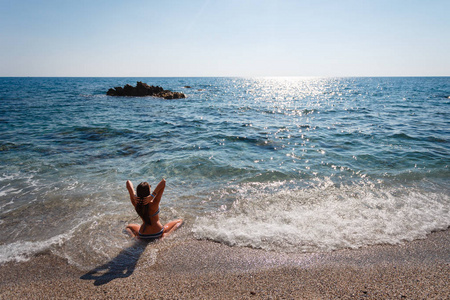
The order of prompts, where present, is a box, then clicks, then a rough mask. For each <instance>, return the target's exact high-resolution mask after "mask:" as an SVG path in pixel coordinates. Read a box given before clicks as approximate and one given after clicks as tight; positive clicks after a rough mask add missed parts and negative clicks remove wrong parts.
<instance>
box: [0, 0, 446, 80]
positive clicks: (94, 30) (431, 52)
mask: <svg viewBox="0 0 450 300" xmlns="http://www.w3.org/2000/svg"><path fill="white" fill-rule="evenodd" d="M449 75H450V1H448V0H445V1H444V0H436V1H433V0H428V1H426V0H386V1H385V0H383V1H377V0H373V1H365V0H354V1H338V0H323V1H321V0H316V1H314V0H311V1H305V0H297V1H294V0H292V1H288V0H286V1H282V0H279V1H274V0H272V1H268V0H267V1H265V0H248V1H247V0H236V1H235V0H226V1H225V0H222V1H219V0H199V1H195V0H190V1H177V0H170V1H162V0H158V1H150V0H147V1H144V0H131V1H126V0H73V1H69V0H41V1H37V0H35V1H32V0H0V76H449Z"/></svg>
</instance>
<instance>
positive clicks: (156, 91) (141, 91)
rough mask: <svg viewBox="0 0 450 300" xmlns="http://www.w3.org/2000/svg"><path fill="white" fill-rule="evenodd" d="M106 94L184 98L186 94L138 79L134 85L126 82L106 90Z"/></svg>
mask: <svg viewBox="0 0 450 300" xmlns="http://www.w3.org/2000/svg"><path fill="white" fill-rule="evenodd" d="M106 95H108V96H133V97H144V96H153V97H160V98H164V99H182V98H186V95H185V94H183V93H179V92H172V91H169V90H165V89H163V88H162V87H160V86H153V85H148V84H146V83H143V82H141V81H138V82H137V83H136V86H135V87H134V86H131V85H129V84H126V85H125V86H124V87H123V88H122V87H120V86H119V87H115V88H112V89H109V90H108V91H107V92H106Z"/></svg>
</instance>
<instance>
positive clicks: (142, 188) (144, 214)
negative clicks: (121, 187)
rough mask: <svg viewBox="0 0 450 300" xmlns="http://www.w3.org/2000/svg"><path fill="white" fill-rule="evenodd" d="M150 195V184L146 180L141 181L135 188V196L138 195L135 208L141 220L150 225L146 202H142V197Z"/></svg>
mask: <svg viewBox="0 0 450 300" xmlns="http://www.w3.org/2000/svg"><path fill="white" fill-rule="evenodd" d="M149 195H150V185H149V184H148V182H141V183H139V185H138V186H137V188H136V196H137V197H138V200H137V203H136V206H135V208H134V209H135V210H136V212H137V214H138V215H139V216H140V217H141V218H142V220H143V221H144V222H145V223H147V224H148V225H151V224H152V222H151V221H150V217H149V215H148V207H149V205H148V203H147V204H144V198H145V197H147V196H149Z"/></svg>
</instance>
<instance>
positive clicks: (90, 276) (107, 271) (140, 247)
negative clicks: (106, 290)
mask: <svg viewBox="0 0 450 300" xmlns="http://www.w3.org/2000/svg"><path fill="white" fill-rule="evenodd" d="M149 243H151V242H147V241H141V240H136V241H135V242H134V243H133V245H131V246H130V247H128V248H126V249H123V250H122V251H121V252H120V253H119V255H117V256H116V257H115V258H113V259H112V260H111V261H109V262H107V263H106V264H104V265H102V266H99V267H96V268H95V269H93V270H91V271H89V272H87V273H86V274H84V275H83V276H81V277H80V279H84V280H94V285H96V286H98V285H103V284H106V283H108V282H110V281H112V280H114V279H117V278H125V277H128V276H130V275H131V274H133V272H134V269H135V268H136V264H137V262H138V261H139V258H140V257H141V255H142V253H143V252H144V251H145V248H146V247H147V245H148V244H149Z"/></svg>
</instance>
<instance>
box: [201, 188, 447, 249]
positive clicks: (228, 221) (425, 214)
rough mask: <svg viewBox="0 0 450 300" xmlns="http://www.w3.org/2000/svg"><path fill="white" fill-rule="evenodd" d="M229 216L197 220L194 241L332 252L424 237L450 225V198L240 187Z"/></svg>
mask: <svg viewBox="0 0 450 300" xmlns="http://www.w3.org/2000/svg"><path fill="white" fill-rule="evenodd" d="M239 195H240V196H239V197H238V200H236V201H235V202H234V203H233V205H232V207H231V208H230V209H228V210H226V211H221V212H217V213H214V214H212V215H209V216H204V217H198V218H197V219H196V222H195V224H194V226H193V232H194V235H195V237H196V238H199V239H210V240H214V241H218V242H221V243H224V244H227V245H232V246H234V245H236V246H247V247H253V248H262V249H266V250H281V251H288V252H290V251H304V252H314V251H331V250H335V249H342V248H358V247H361V246H365V245H373V244H385V243H387V244H398V243H401V242H402V241H410V240H414V239H419V238H424V237H425V236H426V235H427V234H428V233H430V232H431V231H434V230H442V229H446V228H448V227H449V225H450V217H449V205H448V204H449V196H448V195H447V194H445V193H438V192H429V191H428V192H425V191H421V190H419V189H418V188H398V187H397V188H393V187H391V188H386V187H385V188H380V187H378V188H375V187H374V186H373V185H357V186H340V187H336V186H334V185H333V184H330V183H326V182H324V183H322V184H321V185H319V186H317V187H315V188H303V189H297V190H292V189H288V188H287V187H283V185H282V184H278V185H273V186H272V187H271V188H267V187H265V188H262V185H261V184H248V185H245V186H242V187H241V188H240V192H239Z"/></svg>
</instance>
